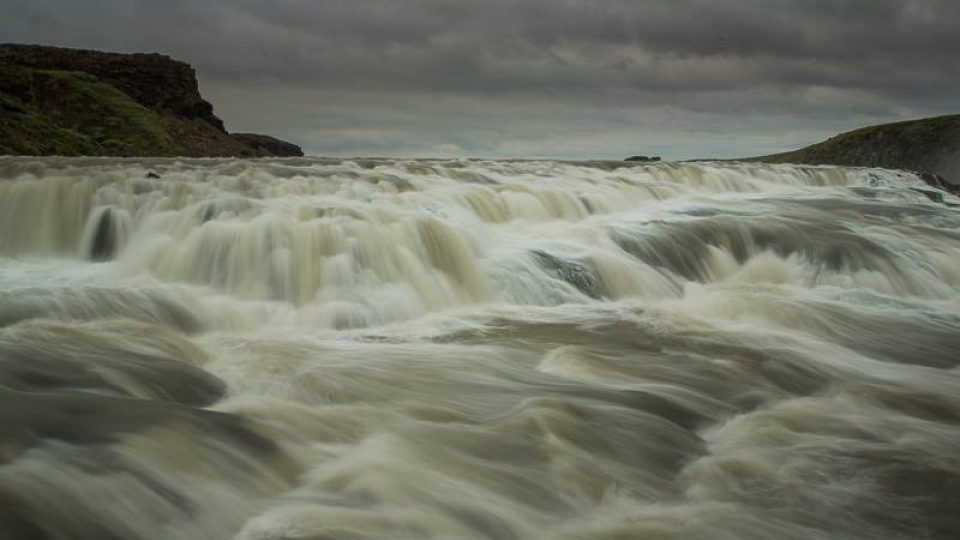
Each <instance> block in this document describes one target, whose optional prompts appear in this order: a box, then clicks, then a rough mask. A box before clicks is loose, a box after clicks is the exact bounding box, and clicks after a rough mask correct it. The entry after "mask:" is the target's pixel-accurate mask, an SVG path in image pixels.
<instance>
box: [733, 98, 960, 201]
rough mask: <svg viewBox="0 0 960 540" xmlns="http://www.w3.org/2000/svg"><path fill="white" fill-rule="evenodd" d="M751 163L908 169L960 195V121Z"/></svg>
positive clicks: (850, 135) (913, 124)
mask: <svg viewBox="0 0 960 540" xmlns="http://www.w3.org/2000/svg"><path fill="white" fill-rule="evenodd" d="M745 161H762V162H767V163H802V164H809V165H844V166H853V167H882V168H886V169H902V170H907V171H912V172H916V173H919V174H920V177H921V178H922V179H923V180H924V181H926V182H927V183H928V184H930V185H932V186H935V187H937V188H940V189H943V190H945V191H952V192H953V193H955V194H958V195H960V115H949V116H937V117H934V118H922V119H919V120H909V121H906V122H897V123H893V124H883V125H879V126H871V127H865V128H860V129H857V130H854V131H849V132H846V133H841V134H839V135H837V136H835V137H831V138H830V139H828V140H826V141H823V142H821V143H818V144H814V145H811V146H807V147H806V148H801V149H800V150H795V151H793V152H785V153H783V154H774V155H770V156H760V157H754V158H748V159H746V160H745Z"/></svg>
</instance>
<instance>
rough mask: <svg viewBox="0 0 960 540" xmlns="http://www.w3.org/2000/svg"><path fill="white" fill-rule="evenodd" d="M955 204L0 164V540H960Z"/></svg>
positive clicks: (935, 197) (376, 169) (848, 193)
mask: <svg viewBox="0 0 960 540" xmlns="http://www.w3.org/2000/svg"><path fill="white" fill-rule="evenodd" d="M958 203H960V200H958V199H957V198H956V197H952V196H951V195H948V194H945V193H942V192H939V191H937V190H935V189H933V188H930V187H927V186H926V185H925V184H923V183H922V182H921V181H920V180H919V179H918V178H917V177H916V176H914V175H911V174H907V173H900V172H892V171H885V170H876V169H843V168H833V167H793V166H773V165H760V164H730V163H715V164H675V163H659V164H653V165H640V164H625V163H608V162H584V163H567V162H553V161H477V160H374V159H369V160H363V159H356V160H332V159H329V160H324V159H288V160H275V161H226V160H180V161H178V160H117V159H59V158H44V159H30V158H0V538H3V539H18V540H19V539H74V538H97V539H118V540H119V539H222V538H237V539H240V540H296V539H316V540H319V539H329V540H333V539H337V540H373V539H388V538H389V539H421V538H431V539H465V540H467V539H469V540H474V539H476V540H480V539H498V540H512V539H517V540H526V539H534V540H536V539H557V540H588V539H590V540H594V539H606V540H621V539H634V538H636V539H658V540H660V539H662V540H674V539H676V540H680V539H703V540H707V539H710V540H717V539H721V540H722V539H729V540H751V539H757V540H760V539H770V540H773V539H776V540H792V539H796V540H801V539H804V540H805V539H809V538H822V539H837V540H841V539H842V540H856V539H863V540H867V539H871V540H874V539H883V538H889V539H894V538H896V539H901V538H903V539H906V538H910V539H920V538H930V539H944V540H948V539H956V538H958V537H960V512H958V511H957V509H958V508H960V373H958V369H957V365H958V363H960V355H958V351H960V210H958V208H957V205H958Z"/></svg>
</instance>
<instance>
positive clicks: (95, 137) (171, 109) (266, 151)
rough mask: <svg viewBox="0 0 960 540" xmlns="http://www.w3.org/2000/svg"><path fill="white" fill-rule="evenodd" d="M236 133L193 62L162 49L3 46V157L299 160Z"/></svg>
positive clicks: (289, 147)
mask: <svg viewBox="0 0 960 540" xmlns="http://www.w3.org/2000/svg"><path fill="white" fill-rule="evenodd" d="M260 137H264V138H265V139H264V140H267V139H269V140H272V141H276V142H275V143H272V144H263V143H256V144H254V143H253V141H255V140H256V139H251V138H250V136H249V135H247V134H244V135H242V136H233V135H231V134H229V133H227V131H226V129H225V128H224V125H223V121H222V120H220V118H218V117H217V116H216V115H215V114H214V112H213V106H212V105H211V104H210V103H209V102H208V101H206V100H204V99H203V97H202V96H201V95H200V91H199V89H198V84H197V78H196V73H195V72H194V70H193V68H192V67H191V66H190V65H188V64H186V63H184V62H180V61H177V60H173V59H171V58H170V57H167V56H163V55H160V54H118V53H107V52H99V51H86V50H79V49H63V48H57V47H45V46H39V45H18V44H2V45H0V154H12V155H105V156H192V157H200V156H233V157H261V156H300V155H303V152H302V151H301V150H300V148H299V147H298V146H296V145H294V144H291V143H284V142H283V141H277V140H276V139H273V138H272V137H266V136H260Z"/></svg>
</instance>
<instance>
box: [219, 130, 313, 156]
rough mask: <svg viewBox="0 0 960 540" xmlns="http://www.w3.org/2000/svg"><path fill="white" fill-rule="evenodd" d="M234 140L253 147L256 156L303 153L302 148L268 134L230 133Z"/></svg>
mask: <svg viewBox="0 0 960 540" xmlns="http://www.w3.org/2000/svg"><path fill="white" fill-rule="evenodd" d="M230 136H231V137H233V138H234V140H237V141H240V142H241V143H243V144H245V145H247V146H249V147H250V148H253V149H254V150H255V151H256V152H257V155H258V156H264V157H298V156H302V155H303V150H302V149H301V148H300V147H299V146H297V145H295V144H293V143H289V142H287V141H281V140H280V139H277V138H274V137H271V136H269V135H258V134H256V133H231V134H230Z"/></svg>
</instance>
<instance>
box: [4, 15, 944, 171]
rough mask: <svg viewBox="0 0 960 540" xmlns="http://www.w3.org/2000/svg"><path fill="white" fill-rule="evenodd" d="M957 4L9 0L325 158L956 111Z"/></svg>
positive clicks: (563, 145) (757, 134) (41, 36)
mask: <svg viewBox="0 0 960 540" xmlns="http://www.w3.org/2000/svg"><path fill="white" fill-rule="evenodd" d="M958 24H960V2H958V1H956V0H484V1H480V0H352V1H349V0H273V1H269V0H220V1H214V0H193V1H187V0H172V1H166V2H156V1H152V0H82V1H78V0H5V2H4V3H3V4H2V5H0V40H2V41H24V42H39V43H47V44H53V45H62V46H74V47H90V48H101V49H109V50H119V51H159V52H163V53H166V54H170V55H171V56H174V57H176V58H180V59H183V60H186V61H188V62H190V63H192V64H193V65H195V66H196V67H197V68H198V72H199V74H200V78H201V83H202V86H203V91H204V92H205V93H206V94H207V95H208V96H209V97H210V98H211V100H212V101H214V103H215V104H216V105H217V108H218V111H219V112H220V114H221V116H223V117H224V118H225V119H226V120H227V122H228V125H230V126H231V127H233V128H234V129H244V130H247V129H251V130H254V129H255V130H260V131H267V132H271V133H276V134H280V135H284V136H287V137H289V138H292V139H294V140H298V141H300V142H303V143H304V145H305V146H306V148H307V149H308V150H311V151H313V152H315V153H322V154H373V153H375V154H397V155H416V154H434V155H450V154H460V153H463V154H468V155H490V156H504V155H530V156H533V155H537V156H557V157H616V156H619V155H621V154H623V153H628V152H632V151H634V150H637V151H639V150H643V151H646V150H647V149H652V150H656V151H658V152H660V153H663V154H665V155H667V156H671V157H678V158H685V157H693V156H706V155H717V156H729V155H745V154H751V153H760V152H765V151H775V150H781V149H785V148H789V147H791V146H795V145H797V144H803V143H806V142H813V141H814V140H816V139H818V138H820V137H822V136H824V135H827V134H830V133H831V132H833V131H835V130H837V129H846V128H852V127H856V126H857V125H860V124H862V123H869V122H879V121H888V120H894V119H899V118H905V117H910V116H923V115H932V114H940V113H947V112H955V111H956V109H955V108H956V105H957V103H956V93H957V92H956V91H957V89H958V88H960V64H958V63H957V62H956V59H957V58H960V38H958V37H957V33H956V28H957V26H958Z"/></svg>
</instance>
